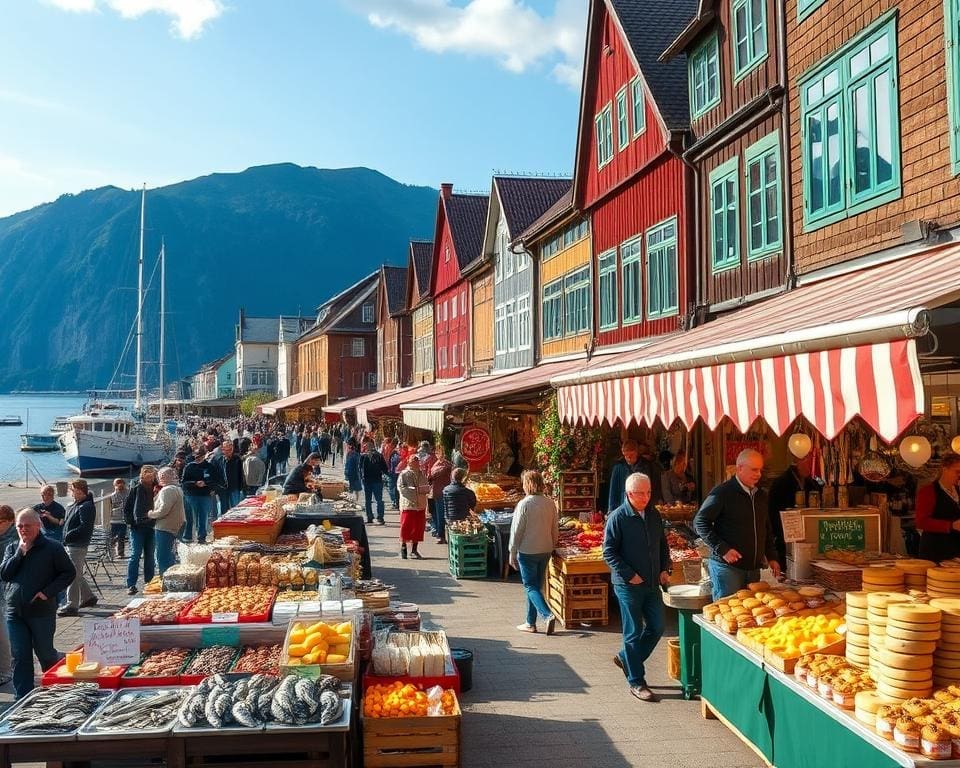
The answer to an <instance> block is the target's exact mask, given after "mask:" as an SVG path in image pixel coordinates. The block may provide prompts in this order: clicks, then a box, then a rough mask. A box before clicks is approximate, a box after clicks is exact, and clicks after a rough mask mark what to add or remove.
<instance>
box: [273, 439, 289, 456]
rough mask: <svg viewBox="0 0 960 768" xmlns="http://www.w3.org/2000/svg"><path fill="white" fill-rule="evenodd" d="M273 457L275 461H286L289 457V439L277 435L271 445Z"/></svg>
mask: <svg viewBox="0 0 960 768" xmlns="http://www.w3.org/2000/svg"><path fill="white" fill-rule="evenodd" d="M272 455H273V458H274V459H276V460H277V461H286V460H287V459H289V458H290V441H289V440H287V438H286V437H278V438H277V440H276V445H274V447H273V454H272Z"/></svg>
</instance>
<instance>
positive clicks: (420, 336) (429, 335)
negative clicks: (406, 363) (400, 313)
mask: <svg viewBox="0 0 960 768" xmlns="http://www.w3.org/2000/svg"><path fill="white" fill-rule="evenodd" d="M434 358H435V355H434V351H433V302H431V301H426V302H424V303H423V304H421V305H420V306H419V307H417V308H416V309H415V310H413V383H414V384H431V383H433V380H434V375H433V361H434Z"/></svg>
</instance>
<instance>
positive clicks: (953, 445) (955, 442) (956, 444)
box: [950, 435, 960, 453]
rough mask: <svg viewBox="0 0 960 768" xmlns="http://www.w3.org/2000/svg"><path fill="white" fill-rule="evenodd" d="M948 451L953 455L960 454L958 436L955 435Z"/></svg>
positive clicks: (959, 437) (959, 436) (959, 439)
mask: <svg viewBox="0 0 960 768" xmlns="http://www.w3.org/2000/svg"><path fill="white" fill-rule="evenodd" d="M950 449H951V450H952V451H953V452H954V453H960V435H957V436H956V437H955V438H953V440H951V441H950Z"/></svg>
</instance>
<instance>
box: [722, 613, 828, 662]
mask: <svg viewBox="0 0 960 768" xmlns="http://www.w3.org/2000/svg"><path fill="white" fill-rule="evenodd" d="M842 623H843V617H842V616H840V615H839V614H836V613H833V612H831V613H820V614H815V615H811V616H781V617H780V618H779V619H777V620H776V621H775V622H773V623H772V624H770V625H768V626H764V627H756V628H752V629H742V630H741V631H740V632H741V634H742V635H743V638H744V639H745V640H747V641H748V642H749V644H750V645H753V646H763V647H764V648H766V649H767V650H769V651H770V652H771V653H775V654H776V655H777V656H780V657H781V658H784V659H795V658H798V657H800V656H801V655H803V654H805V653H813V652H815V651H819V650H822V649H823V648H826V647H827V646H829V645H832V644H833V643H836V642H838V641H839V640H840V639H841V635H840V634H838V633H837V631H836V630H837V627H839V626H840V625H841V624H842Z"/></svg>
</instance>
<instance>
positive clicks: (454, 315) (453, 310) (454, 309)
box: [450, 296, 457, 320]
mask: <svg viewBox="0 0 960 768" xmlns="http://www.w3.org/2000/svg"><path fill="white" fill-rule="evenodd" d="M450 319H451V320H456V319H457V297H456V296H454V297H453V300H452V301H451V302H450Z"/></svg>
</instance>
